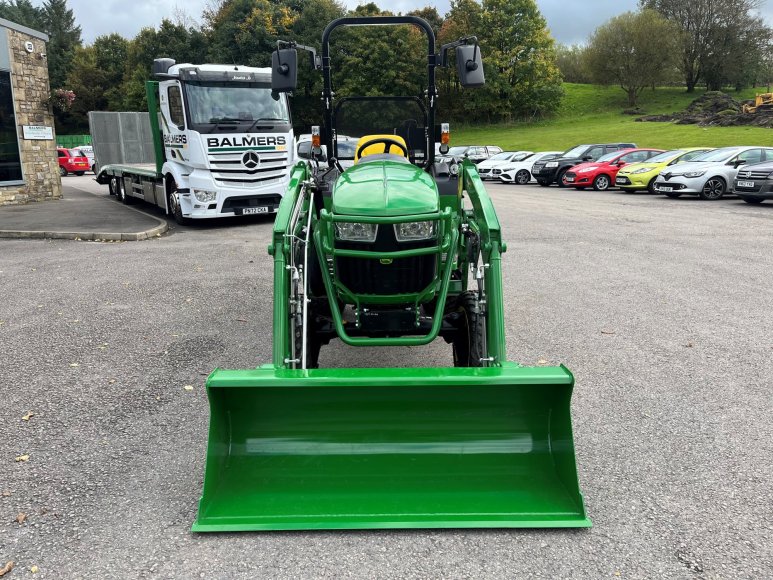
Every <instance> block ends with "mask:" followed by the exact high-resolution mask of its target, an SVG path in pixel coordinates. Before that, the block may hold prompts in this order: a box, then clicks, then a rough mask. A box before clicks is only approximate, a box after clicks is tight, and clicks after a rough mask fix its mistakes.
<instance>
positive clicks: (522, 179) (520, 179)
mask: <svg viewBox="0 0 773 580" xmlns="http://www.w3.org/2000/svg"><path fill="white" fill-rule="evenodd" d="M529 181H531V173H529V172H528V171H526V170H525V169H521V170H520V171H519V172H518V173H516V174H515V182H516V183H517V184H518V185H526V184H527V183H529Z"/></svg>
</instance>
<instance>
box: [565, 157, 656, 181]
mask: <svg viewBox="0 0 773 580" xmlns="http://www.w3.org/2000/svg"><path fill="white" fill-rule="evenodd" d="M659 153H663V150H662V149H623V150H621V151H614V152H612V153H607V154H606V155H602V156H601V157H599V158H598V159H597V160H596V161H590V162H587V163H580V164H579V165H575V166H574V167H572V168H571V169H570V170H569V171H567V172H566V173H564V185H571V186H572V187H574V188H575V189H585V188H586V187H592V188H593V189H595V190H596V191H606V190H607V189H609V188H610V187H611V186H613V185H614V183H615V178H616V177H617V172H618V171H620V168H621V167H624V166H626V165H628V164H629V163H640V162H642V161H646V160H647V159H649V158H650V157H654V156H655V155H658V154H659Z"/></svg>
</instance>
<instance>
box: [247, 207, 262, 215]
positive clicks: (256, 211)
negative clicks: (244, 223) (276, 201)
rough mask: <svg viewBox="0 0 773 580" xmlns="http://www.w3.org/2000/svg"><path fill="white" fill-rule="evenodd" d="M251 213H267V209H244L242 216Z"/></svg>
mask: <svg viewBox="0 0 773 580" xmlns="http://www.w3.org/2000/svg"><path fill="white" fill-rule="evenodd" d="M253 213H268V208H267V207H245V208H244V209H243V210H242V215H250V214H253Z"/></svg>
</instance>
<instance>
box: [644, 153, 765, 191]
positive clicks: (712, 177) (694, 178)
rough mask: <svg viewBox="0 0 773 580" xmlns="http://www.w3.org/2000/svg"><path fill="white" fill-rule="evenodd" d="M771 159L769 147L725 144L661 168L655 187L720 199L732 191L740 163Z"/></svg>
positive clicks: (656, 188)
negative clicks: (685, 161) (671, 165)
mask: <svg viewBox="0 0 773 580" xmlns="http://www.w3.org/2000/svg"><path fill="white" fill-rule="evenodd" d="M771 160H773V148H770V147H722V148H721V149H715V150H714V151H709V152H708V153H703V154H702V155H698V157H696V158H695V159H693V160H692V161H690V162H688V163H681V164H679V165H678V166H676V167H673V168H671V167H669V168H667V169H666V170H665V171H662V172H661V173H660V175H658V178H657V180H656V181H655V185H654V188H655V191H657V192H658V193H662V194H664V195H666V196H668V197H679V196H680V195H684V194H688V195H698V196H700V197H701V199H706V200H714V199H720V198H721V197H722V196H723V195H725V194H726V193H732V191H733V185H734V181H735V177H736V175H737V174H738V168H739V167H741V166H742V165H751V164H753V163H760V162H762V161H771Z"/></svg>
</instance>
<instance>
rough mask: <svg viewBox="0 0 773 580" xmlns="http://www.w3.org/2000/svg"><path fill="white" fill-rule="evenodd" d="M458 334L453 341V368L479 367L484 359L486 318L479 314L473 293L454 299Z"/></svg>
mask: <svg viewBox="0 0 773 580" xmlns="http://www.w3.org/2000/svg"><path fill="white" fill-rule="evenodd" d="M456 311H457V312H458V313H459V318H458V327H457V328H458V332H457V334H456V336H455V337H454V340H453V353H454V366H455V367H481V366H483V362H482V360H481V359H483V358H485V357H486V353H485V352H484V345H485V343H486V318H485V316H483V315H481V314H480V307H479V305H478V296H477V294H476V293H475V292H471V291H467V292H462V293H461V294H460V295H459V297H458V298H457V299H456Z"/></svg>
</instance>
